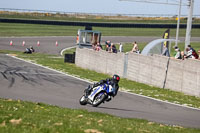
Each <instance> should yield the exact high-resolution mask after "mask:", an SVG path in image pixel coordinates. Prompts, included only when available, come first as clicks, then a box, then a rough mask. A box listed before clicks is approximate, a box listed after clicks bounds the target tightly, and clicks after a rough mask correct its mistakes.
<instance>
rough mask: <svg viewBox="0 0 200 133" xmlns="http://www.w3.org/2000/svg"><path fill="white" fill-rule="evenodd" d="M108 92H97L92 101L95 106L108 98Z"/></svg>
mask: <svg viewBox="0 0 200 133" xmlns="http://www.w3.org/2000/svg"><path fill="white" fill-rule="evenodd" d="M107 96H108V95H107V93H106V92H101V93H99V94H97V95H96V96H95V98H94V101H93V103H92V106H93V107H97V106H99V105H100V104H101V103H102V102H103V101H104V100H105V99H106V98H107Z"/></svg>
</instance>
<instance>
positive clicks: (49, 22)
mask: <svg viewBox="0 0 200 133" xmlns="http://www.w3.org/2000/svg"><path fill="white" fill-rule="evenodd" d="M0 22H4V23H25V24H46V25H65V26H94V27H110V28H114V27H117V28H171V29H175V28H177V25H176V24H139V23H135V24H134V23H103V22H68V21H52V20H28V19H6V18H0ZM186 26H187V25H186V24H180V28H186ZM192 28H200V24H193V25H192Z"/></svg>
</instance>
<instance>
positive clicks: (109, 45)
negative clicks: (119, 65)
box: [92, 41, 140, 53]
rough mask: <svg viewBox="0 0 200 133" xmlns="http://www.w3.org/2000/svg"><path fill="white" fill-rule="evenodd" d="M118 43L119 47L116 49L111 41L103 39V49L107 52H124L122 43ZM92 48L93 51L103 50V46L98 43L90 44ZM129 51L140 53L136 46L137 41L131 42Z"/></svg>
mask: <svg viewBox="0 0 200 133" xmlns="http://www.w3.org/2000/svg"><path fill="white" fill-rule="evenodd" d="M118 44H119V49H117V47H116V46H115V44H114V43H112V42H111V41H105V50H106V51H107V52H109V53H117V52H124V48H123V44H122V43H118ZM92 48H93V49H94V50H95V51H100V50H103V47H102V45H101V44H100V43H97V44H92ZM131 52H133V53H140V50H139V48H138V44H137V42H134V43H133V48H132V50H131Z"/></svg>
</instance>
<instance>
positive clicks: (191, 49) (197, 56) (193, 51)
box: [188, 45, 199, 59]
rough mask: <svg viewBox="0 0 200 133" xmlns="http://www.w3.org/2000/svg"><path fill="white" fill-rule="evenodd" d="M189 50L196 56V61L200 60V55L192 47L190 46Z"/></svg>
mask: <svg viewBox="0 0 200 133" xmlns="http://www.w3.org/2000/svg"><path fill="white" fill-rule="evenodd" d="M188 48H189V50H190V52H192V55H193V56H194V58H195V59H198V58H199V55H198V54H197V52H196V51H195V50H194V49H193V48H192V47H191V45H188Z"/></svg>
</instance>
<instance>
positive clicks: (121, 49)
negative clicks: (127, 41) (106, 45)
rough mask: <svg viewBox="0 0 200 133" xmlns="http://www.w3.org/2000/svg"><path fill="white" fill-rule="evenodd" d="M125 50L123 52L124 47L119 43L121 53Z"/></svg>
mask: <svg viewBox="0 0 200 133" xmlns="http://www.w3.org/2000/svg"><path fill="white" fill-rule="evenodd" d="M123 51H124V50H123V45H122V43H119V52H123Z"/></svg>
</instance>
